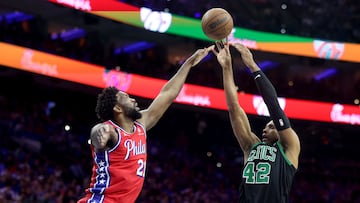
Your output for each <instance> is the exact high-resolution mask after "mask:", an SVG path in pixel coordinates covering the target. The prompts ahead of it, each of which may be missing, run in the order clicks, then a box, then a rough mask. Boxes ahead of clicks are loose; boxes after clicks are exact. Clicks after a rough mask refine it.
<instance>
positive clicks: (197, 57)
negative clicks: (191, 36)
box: [185, 45, 215, 67]
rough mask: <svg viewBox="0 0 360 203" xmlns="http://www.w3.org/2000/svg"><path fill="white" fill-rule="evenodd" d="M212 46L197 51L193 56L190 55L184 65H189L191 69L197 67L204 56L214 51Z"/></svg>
mask: <svg viewBox="0 0 360 203" xmlns="http://www.w3.org/2000/svg"><path fill="white" fill-rule="evenodd" d="M214 47H215V46H214V45H211V46H209V47H207V48H203V49H198V50H197V51H196V52H195V53H194V54H193V55H191V56H190V57H189V58H188V59H187V60H186V62H185V63H189V64H190V66H191V67H193V66H195V65H197V64H198V63H199V62H200V61H201V60H202V59H203V58H205V56H207V55H208V54H209V51H211V50H213V49H214Z"/></svg>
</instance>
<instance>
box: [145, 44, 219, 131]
mask: <svg viewBox="0 0 360 203" xmlns="http://www.w3.org/2000/svg"><path fill="white" fill-rule="evenodd" d="M213 48H214V46H210V47H208V48H204V49H198V50H197V51H196V52H195V53H194V54H193V55H191V56H190V57H189V58H188V59H187V60H186V61H185V62H184V63H183V64H182V66H181V67H180V69H179V70H178V71H177V73H176V74H175V75H174V76H173V77H172V78H171V79H170V80H169V81H168V82H167V83H166V84H165V85H164V86H163V87H162V89H161V91H160V93H159V95H158V96H157V97H156V98H155V99H154V101H153V102H152V103H151V104H150V106H149V107H148V108H147V109H145V110H143V111H142V112H141V113H142V118H141V120H140V122H142V123H143V124H144V125H145V126H146V129H148V130H149V129H151V128H152V127H153V126H154V125H155V124H156V123H157V122H158V121H159V119H160V118H161V116H162V115H163V114H164V113H165V111H166V110H167V109H168V108H169V106H170V104H171V103H172V102H173V100H174V99H175V98H176V97H177V96H178V94H179V93H180V90H181V88H182V87H183V85H184V83H185V80H186V78H187V76H188V74H189V71H190V69H191V67H193V66H195V65H197V64H198V63H199V62H200V61H201V60H202V59H203V58H204V57H205V56H207V55H208V53H209V51H210V50H212V49H213Z"/></svg>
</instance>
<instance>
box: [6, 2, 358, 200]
mask: <svg viewBox="0 0 360 203" xmlns="http://www.w3.org/2000/svg"><path fill="white" fill-rule="evenodd" d="M122 2H124V3H128V4H131V5H135V6H138V7H142V6H144V7H148V8H151V9H153V10H158V11H165V10H166V11H169V12H171V13H173V14H178V15H181V16H188V17H191V18H200V17H201V15H200V16H199V15H198V14H199V13H200V14H201V13H204V12H205V11H206V10H207V9H209V8H212V7H223V8H225V9H227V10H228V11H230V12H231V13H232V14H233V17H234V23H235V25H236V26H239V27H244V28H248V29H253V30H258V31H264V32H271V33H282V32H285V34H289V35H295V36H303V37H311V38H319V39H324V40H334V41H338V42H349V43H355V44H356V43H359V39H360V37H359V33H360V30H359V25H358V23H359V16H358V15H356V13H359V4H358V3H357V1H351V0H350V1H344V2H327V3H326V4H325V3H321V2H318V1H315V0H312V1H295V0H291V1H286V2H280V1H271V0H252V1H232V0H231V1H226V2H222V1H205V0H201V1H164V2H159V1H122ZM284 4H285V5H286V9H284V7H283V6H284ZM340 11H341V12H340ZM19 12H21V13H23V14H26V15H28V17H25V18H23V19H20V20H9V19H8V18H6V17H5V16H9V15H8V14H11V13H12V14H16V13H17V14H18V13H19ZM26 15H25V16H26ZM334 15H335V16H334ZM0 16H2V18H1V21H0V22H1V27H0V41H1V42H4V43H8V44H13V45H19V46H22V47H26V48H30V49H33V50H38V51H42V52H47V53H51V54H55V55H58V56H64V57H66V58H71V59H75V60H78V61H84V62H86V63H90V64H96V65H100V66H104V67H106V68H107V69H109V70H121V71H124V72H128V73H134V74H139V75H144V76H149V77H153V78H160V79H168V78H169V77H171V76H172V75H173V74H174V73H175V71H176V70H177V68H178V67H179V65H180V64H181V62H182V60H184V59H186V57H187V56H189V55H190V54H191V53H192V52H193V51H195V49H197V48H202V47H205V46H208V45H210V44H211V42H209V41H203V40H197V39H191V38H185V37H181V36H176V35H171V34H161V33H155V32H151V31H147V30H144V29H141V28H137V27H133V26H130V25H127V24H123V23H120V22H116V21H114V20H109V19H105V18H101V17H98V16H95V15H91V14H88V13H85V12H82V11H79V10H75V9H71V8H68V7H64V6H61V5H58V4H55V3H50V2H47V1H41V0H27V1H21V0H2V1H1V2H0ZM15 16H16V15H15ZM11 19H12V18H11ZM14 19H16V18H15V17H14ZM74 28H81V29H82V30H84V31H85V33H83V34H82V35H81V36H80V37H78V38H74V39H70V40H68V41H66V40H64V39H61V38H57V39H54V38H55V37H54V36H56V34H59V33H61V32H63V31H68V30H72V29H74ZM189 32H191V30H189ZM143 41H145V42H147V45H148V46H146V47H145V48H141V49H139V50H134V51H131V52H124V51H123V50H124V48H125V47H127V46H128V45H131V44H135V43H138V42H143ZM3 51H4V50H1V52H3ZM233 53H234V54H236V53H235V52H233ZM3 54H4V53H3ZM254 56H255V59H256V60H257V61H258V62H264V61H268V62H269V63H270V62H271V63H270V64H271V65H270V66H269V68H268V69H266V70H265V72H266V74H267V75H268V76H269V78H270V79H271V81H272V82H273V83H274V85H275V87H276V88H277V90H278V94H279V96H281V97H286V98H296V99H305V100H315V101H322V102H330V103H341V104H349V105H357V106H358V105H359V103H358V102H359V101H358V100H359V99H360V71H359V63H356V62H346V61H337V60H326V59H319V58H310V57H302V56H294V55H287V54H277V53H270V52H261V51H256V50H254ZM1 60H3V59H1ZM234 64H235V66H237V67H241V66H242V64H241V63H240V62H239V57H238V56H235V55H234ZM329 69H333V70H335V71H333V72H334V73H332V74H329V75H328V76H327V77H322V78H321V79H319V80H316V79H315V78H316V77H317V76H319V74H320V73H323V72H326V70H329ZM236 74H237V76H236V83H237V84H239V88H240V91H243V92H245V93H249V94H256V93H257V92H256V88H255V84H254V83H253V81H252V79H251V77H249V74H248V72H246V71H245V70H244V69H241V68H238V69H237V71H236ZM187 83H188V84H196V85H201V86H208V87H214V88H222V81H221V69H220V67H219V65H218V64H217V62H216V60H215V59H214V58H213V57H209V59H208V60H206V61H205V62H203V63H201V64H199V66H198V67H196V68H194V69H193V70H192V71H191V73H190V74H189V78H188V80H187ZM289 84H290V85H289ZM100 90H101V89H100V88H96V87H90V86H86V85H82V84H79V83H75V82H69V81H64V80H60V79H56V78H50V77H45V76H41V75H38V74H32V73H29V72H24V71H20V70H15V69H12V68H9V67H6V66H1V67H0V127H1V128H0V133H1V134H0V136H1V142H0V202H75V201H76V200H77V199H78V198H79V197H81V195H82V194H83V191H84V187H85V186H86V185H87V183H88V181H89V174H90V170H91V168H90V167H91V157H90V151H89V147H88V145H87V139H88V134H89V129H90V127H91V126H92V125H93V124H94V123H95V122H97V119H96V117H95V113H94V107H95V102H96V95H97V94H98V93H99V91H100ZM136 99H137V100H138V102H139V106H140V107H142V108H145V107H147V106H148V105H149V103H150V100H149V99H146V98H142V97H136ZM299 111H301V109H299ZM313 113H314V115H316V112H313ZM249 118H250V122H251V124H252V128H253V129H254V130H255V132H256V133H257V134H259V133H260V131H261V129H262V126H263V125H264V124H265V123H266V121H267V118H265V117H261V116H254V115H250V116H249ZM291 122H292V125H293V127H294V128H295V130H296V131H297V132H298V134H299V136H300V139H301V144H302V153H301V158H300V167H299V172H298V174H297V176H296V178H295V181H294V186H293V190H292V192H291V202H293V203H298V202H299V203H301V202H306V203H309V202H314V203H315V202H316V203H321V202H324V203H325V202H326V203H340V202H341V203H342V202H344V203H347V202H360V197H359V193H360V184H359V183H360V176H359V173H358V169H359V168H360V162H359V156H358V153H357V146H358V141H359V138H358V136H359V134H360V127H359V125H349V124H335V123H325V122H317V121H306V120H296V119H292V120H291ZM66 126H68V127H69V129H67V128H65V127H66ZM148 135H149V139H148V141H149V143H148V152H149V163H148V166H147V179H146V182H145V185H144V189H143V191H142V193H141V196H140V198H139V200H138V201H137V202H138V203H142V202H146V203H149V202H204V203H205V202H236V200H237V198H238V186H239V183H240V174H241V169H242V163H243V162H242V161H243V160H242V157H243V156H242V152H241V150H240V148H239V147H238V144H237V142H236V140H235V138H234V135H233V133H232V130H231V126H230V123H229V119H228V115H227V112H226V111H221V110H214V109H207V108H202V107H195V106H190V105H182V104H176V103H174V104H173V105H172V106H171V108H170V109H169V111H168V112H167V113H166V114H165V115H164V117H163V118H162V119H161V120H160V122H159V123H158V125H157V126H156V127H155V128H154V129H152V130H151V131H149V132H148Z"/></svg>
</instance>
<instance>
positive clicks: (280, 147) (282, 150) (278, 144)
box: [246, 141, 294, 166]
mask: <svg viewBox="0 0 360 203" xmlns="http://www.w3.org/2000/svg"><path fill="white" fill-rule="evenodd" d="M259 144H266V143H265V142H258V143H255V144H254V145H253V146H252V147H251V149H250V151H251V150H252V149H254V148H255V147H256V146H258V145H259ZM275 144H276V145H277V146H279V149H280V152H281V154H282V156H283V157H284V159H285V161H286V163H288V164H289V165H290V166H294V165H293V164H292V163H291V161H290V160H289V159H288V158H287V156H286V154H285V151H284V147H283V146H282V145H281V144H280V142H279V141H277V142H276V143H275ZM248 159H249V157H248ZM246 161H248V160H246Z"/></svg>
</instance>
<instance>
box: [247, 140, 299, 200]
mask: <svg viewBox="0 0 360 203" xmlns="http://www.w3.org/2000/svg"><path fill="white" fill-rule="evenodd" d="M295 172H296V169H295V167H294V166H293V165H292V164H291V162H290V161H289V160H288V159H287V157H286V156H285V152H284V149H283V147H282V146H281V144H280V143H279V142H276V143H275V144H274V145H273V146H269V145H267V144H265V143H264V142H260V143H257V144H255V145H254V146H253V147H252V149H251V151H250V154H249V157H248V160H246V163H245V166H244V169H243V172H242V182H241V185H240V203H264V202H266V203H287V202H289V193H290V189H291V186H292V181H293V178H294V175H295Z"/></svg>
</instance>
